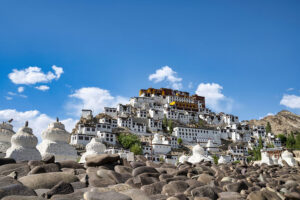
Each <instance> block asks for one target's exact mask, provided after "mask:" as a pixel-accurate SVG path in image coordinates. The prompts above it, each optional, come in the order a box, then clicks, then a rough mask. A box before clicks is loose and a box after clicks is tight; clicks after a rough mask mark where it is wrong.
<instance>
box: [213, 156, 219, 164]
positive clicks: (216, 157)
mask: <svg viewBox="0 0 300 200" xmlns="http://www.w3.org/2000/svg"><path fill="white" fill-rule="evenodd" d="M212 158H213V159H214V163H215V164H216V165H217V164H218V156H217V155H216V154H214V155H212Z"/></svg>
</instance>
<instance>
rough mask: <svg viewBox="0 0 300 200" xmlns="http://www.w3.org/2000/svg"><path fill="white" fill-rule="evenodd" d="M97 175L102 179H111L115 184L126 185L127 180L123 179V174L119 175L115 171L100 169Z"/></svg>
mask: <svg viewBox="0 0 300 200" xmlns="http://www.w3.org/2000/svg"><path fill="white" fill-rule="evenodd" d="M97 175H98V176H99V177H100V178H106V179H111V180H113V181H114V182H115V184H117V183H124V182H125V181H126V180H127V179H126V178H123V177H122V175H121V174H119V173H117V172H115V171H112V170H106V169H99V170H98V171H97Z"/></svg>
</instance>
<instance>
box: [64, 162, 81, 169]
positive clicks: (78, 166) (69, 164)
mask: <svg viewBox="0 0 300 200" xmlns="http://www.w3.org/2000/svg"><path fill="white" fill-rule="evenodd" d="M59 165H60V167H61V168H72V169H84V166H83V165H82V164H79V163H78V162H75V161H73V160H65V161H60V162H59Z"/></svg>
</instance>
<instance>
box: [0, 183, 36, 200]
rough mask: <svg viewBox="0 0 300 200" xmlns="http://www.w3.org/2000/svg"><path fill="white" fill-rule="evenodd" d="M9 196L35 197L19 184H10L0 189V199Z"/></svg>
mask: <svg viewBox="0 0 300 200" xmlns="http://www.w3.org/2000/svg"><path fill="white" fill-rule="evenodd" d="M11 195H22V196H36V193H35V192H34V190H32V189H30V188H28V187H26V186H24V185H21V184H10V185H7V186H3V187H1V188H0V198H3V197H5V196H11Z"/></svg>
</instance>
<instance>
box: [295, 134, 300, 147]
mask: <svg viewBox="0 0 300 200" xmlns="http://www.w3.org/2000/svg"><path fill="white" fill-rule="evenodd" d="M295 146H296V148H297V149H300V133H297V134H296V145H295Z"/></svg>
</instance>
